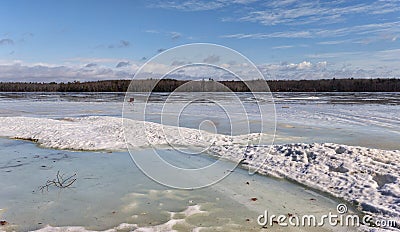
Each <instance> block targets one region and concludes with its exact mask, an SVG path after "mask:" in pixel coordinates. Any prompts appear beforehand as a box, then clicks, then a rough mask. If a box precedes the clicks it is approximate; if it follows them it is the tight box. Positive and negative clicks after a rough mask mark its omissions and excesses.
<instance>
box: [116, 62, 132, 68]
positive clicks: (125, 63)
mask: <svg viewBox="0 0 400 232" xmlns="http://www.w3.org/2000/svg"><path fill="white" fill-rule="evenodd" d="M129 64H130V63H129V61H121V62H118V64H117V65H116V66H115V67H116V68H122V67H125V66H128V65H129Z"/></svg>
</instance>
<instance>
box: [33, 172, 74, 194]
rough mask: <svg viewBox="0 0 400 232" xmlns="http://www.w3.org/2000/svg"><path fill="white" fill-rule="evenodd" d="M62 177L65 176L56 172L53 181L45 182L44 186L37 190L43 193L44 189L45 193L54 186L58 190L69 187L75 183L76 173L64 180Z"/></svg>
mask: <svg viewBox="0 0 400 232" xmlns="http://www.w3.org/2000/svg"><path fill="white" fill-rule="evenodd" d="M64 175H65V174H60V171H57V175H56V178H54V179H53V180H47V181H46V184H45V185H42V186H40V187H39V190H40V191H42V192H43V191H44V189H46V191H49V187H50V186H55V187H57V188H60V189H64V188H69V187H71V185H72V184H73V183H75V181H76V173H75V174H74V175H72V176H69V177H67V178H66V179H64Z"/></svg>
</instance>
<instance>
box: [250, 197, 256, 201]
mask: <svg viewBox="0 0 400 232" xmlns="http://www.w3.org/2000/svg"><path fill="white" fill-rule="evenodd" d="M250 200H251V201H257V200H258V199H257V197H252V198H250Z"/></svg>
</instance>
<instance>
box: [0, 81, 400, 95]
mask: <svg viewBox="0 0 400 232" xmlns="http://www.w3.org/2000/svg"><path fill="white" fill-rule="evenodd" d="M258 82H264V80H254V81H248V82H247V83H246V82H242V81H218V82H217V81H213V80H212V79H211V80H203V81H194V82H190V83H189V81H187V80H174V79H163V80H160V81H158V80H152V79H149V80H133V81H132V83H131V80H105V81H91V82H79V81H74V82H68V83H55V82H50V83H38V82H0V92H125V91H127V90H128V87H129V91H133V92H148V91H154V92H172V91H174V90H177V91H195V92H218V91H227V90H229V89H230V90H232V91H234V92H248V91H249V88H248V87H247V86H248V85H250V84H251V85H252V86H255V85H257V84H258ZM267 83H268V85H269V87H270V90H271V91H272V92H336V91H337V92H400V79H396V78H392V79H384V78H382V79H380V78H376V79H353V78H350V79H322V80H275V81H267ZM221 84H222V85H221ZM260 84H261V83H260Z"/></svg>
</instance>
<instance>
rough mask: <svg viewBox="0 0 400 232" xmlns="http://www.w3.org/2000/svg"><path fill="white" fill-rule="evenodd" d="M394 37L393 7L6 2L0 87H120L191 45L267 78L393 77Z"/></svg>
mask: <svg viewBox="0 0 400 232" xmlns="http://www.w3.org/2000/svg"><path fill="white" fill-rule="evenodd" d="M399 37H400V1H399V0H387V1H344V0H332V1H294V0H271V1H257V0H219V1H197V0H185V1H168V0H166V1H127V0H116V1H111V0H110V1H101V0H84V1H76V0H69V1H50V0H49V1H41V0H37V1H28V0H25V1H21V0H10V1H2V2H1V4H0V81H73V80H83V81H84V80H98V79H121V78H123V79H126V78H130V77H131V75H132V74H133V73H135V71H136V70H137V69H138V67H140V66H141V64H143V63H144V62H145V61H146V60H148V59H149V58H151V57H152V56H154V55H156V54H157V53H158V52H159V51H161V50H164V49H168V48H171V47H174V46H177V45H182V44H186V43H196V42H207V43H216V44H220V45H224V46H227V47H230V48H232V49H235V50H237V51H239V52H241V53H242V54H243V55H245V56H247V57H248V58H249V59H250V60H252V61H253V62H254V63H256V64H257V65H258V67H259V68H260V69H261V70H262V72H263V73H269V74H271V73H272V74H273V75H272V76H273V78H275V79H315V78H333V77H336V78H343V77H355V78H369V77H399V76H400V42H399V40H400V38H399ZM268 76H271V75H268Z"/></svg>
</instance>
